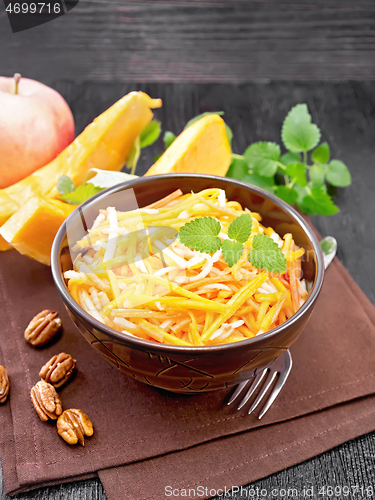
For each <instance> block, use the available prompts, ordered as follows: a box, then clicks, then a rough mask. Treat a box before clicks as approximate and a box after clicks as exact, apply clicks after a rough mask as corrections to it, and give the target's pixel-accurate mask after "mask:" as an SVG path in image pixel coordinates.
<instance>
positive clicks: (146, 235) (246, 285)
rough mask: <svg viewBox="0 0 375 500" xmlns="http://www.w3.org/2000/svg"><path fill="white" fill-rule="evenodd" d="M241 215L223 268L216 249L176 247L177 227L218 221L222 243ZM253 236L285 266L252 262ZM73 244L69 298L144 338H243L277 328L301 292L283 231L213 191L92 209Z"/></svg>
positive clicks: (200, 342)
mask: <svg viewBox="0 0 375 500" xmlns="http://www.w3.org/2000/svg"><path fill="white" fill-rule="evenodd" d="M243 214H249V215H250V217H251V229H250V230H251V233H250V236H249V237H248V239H247V241H246V242H244V244H243V247H242V254H241V255H238V260H237V261H236V262H235V263H234V264H233V263H232V265H231V267H230V266H229V265H228V263H227V262H226V261H225V259H224V256H223V248H219V250H217V251H215V252H212V253H204V252H200V251H197V250H192V249H191V248H189V247H188V246H185V245H184V244H182V243H181V239H180V238H179V231H180V229H181V227H182V226H184V225H185V224H187V223H189V222H191V221H194V220H197V219H198V218H200V217H207V216H208V217H211V218H214V219H215V220H217V221H218V222H219V223H220V234H219V237H220V238H222V241H226V240H230V238H229V237H228V227H229V226H230V224H231V223H232V222H233V220H235V219H236V218H238V217H239V216H241V215H243ZM259 234H264V235H267V236H269V237H270V238H271V239H272V240H273V242H275V243H276V244H277V250H278V251H281V252H282V254H283V259H284V257H285V259H284V260H285V262H286V265H285V271H283V272H281V273H274V272H270V271H267V270H265V269H259V268H256V267H254V266H253V265H252V263H251V262H250V260H249V256H250V252H251V251H252V248H253V245H252V242H253V239H254V237H256V235H259ZM203 237H204V236H202V238H203ZM223 246H224V245H223ZM73 250H74V251H75V252H76V257H75V259H74V264H73V269H72V270H69V271H66V272H65V273H64V277H65V279H66V282H67V286H68V290H69V292H70V294H71V296H72V297H73V299H74V300H75V301H76V302H77V303H78V304H79V305H80V306H81V307H82V308H83V309H84V310H85V311H86V312H87V313H88V314H90V315H91V316H92V317H94V318H95V319H96V320H98V321H100V322H101V323H103V324H105V325H107V326H109V327H111V328H113V329H115V330H117V331H119V332H121V333H123V334H124V335H130V336H134V337H138V338H140V339H144V340H149V341H153V342H158V343H163V344H170V345H177V346H185V347H191V346H212V345H218V344H226V343H231V342H238V341H242V340H246V339H249V338H252V337H255V336H257V335H261V334H262V333H264V332H267V331H269V330H271V329H273V328H275V327H276V326H279V325H281V324H283V323H284V322H285V321H286V320H287V319H288V318H290V317H291V316H292V315H293V314H294V313H295V312H296V311H297V310H298V309H299V308H300V307H301V306H302V304H303V303H304V302H305V301H306V299H307V297H308V291H307V287H306V282H305V280H303V279H301V274H302V273H301V257H302V255H303V254H304V249H303V248H299V247H297V246H296V244H295V243H294V241H293V236H292V234H290V233H287V234H285V235H284V236H283V238H281V237H280V236H279V235H278V234H277V233H276V232H275V231H274V230H273V229H272V228H271V227H264V226H263V225H262V224H261V216H260V215H259V214H257V213H255V212H251V211H250V210H248V209H247V208H245V209H243V208H242V206H241V205H240V204H239V203H238V202H236V201H227V199H226V197H225V192H224V191H223V190H220V189H206V190H204V191H201V192H199V193H196V194H195V193H189V194H185V195H184V194H183V193H182V192H181V191H180V190H177V191H176V192H174V193H172V194H170V195H169V196H167V197H165V198H163V199H161V200H159V201H157V202H155V203H153V204H151V205H149V206H147V207H144V208H141V209H138V210H134V211H129V212H118V211H116V209H115V208H113V207H108V208H107V209H106V210H100V213H99V215H98V217H97V218H96V220H95V222H94V224H93V226H92V228H91V229H89V230H88V232H87V235H85V237H84V238H83V239H81V240H80V241H78V242H77V243H76V244H75V247H74V248H73ZM240 253H241V252H240Z"/></svg>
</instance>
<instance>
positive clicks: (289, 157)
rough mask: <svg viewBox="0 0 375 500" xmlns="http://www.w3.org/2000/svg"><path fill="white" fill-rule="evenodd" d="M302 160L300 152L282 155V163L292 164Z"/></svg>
mask: <svg viewBox="0 0 375 500" xmlns="http://www.w3.org/2000/svg"><path fill="white" fill-rule="evenodd" d="M300 162H301V155H300V154H299V153H290V152H289V153H285V155H282V157H281V158H280V163H282V164H283V165H285V166H288V165H290V164H291V163H300Z"/></svg>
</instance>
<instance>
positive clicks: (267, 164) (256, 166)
mask: <svg viewBox="0 0 375 500" xmlns="http://www.w3.org/2000/svg"><path fill="white" fill-rule="evenodd" d="M243 155H244V157H245V160H246V162H247V164H248V165H249V168H250V169H251V170H253V171H254V173H256V174H259V175H261V176H262V177H272V176H273V175H275V173H276V170H277V163H276V162H277V160H278V159H279V158H280V146H279V145H278V144H276V143H275V142H254V144H251V146H249V147H248V148H247V149H246V151H245V152H244V154H243Z"/></svg>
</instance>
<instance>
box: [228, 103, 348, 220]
mask: <svg viewBox="0 0 375 500" xmlns="http://www.w3.org/2000/svg"><path fill="white" fill-rule="evenodd" d="M320 137H321V133H320V130H319V128H318V127H317V125H315V124H314V123H311V115H310V113H309V111H308V108H307V105H306V104H297V105H296V106H294V107H293V108H292V109H291V110H290V111H289V113H288V115H287V117H286V118H285V120H284V123H283V126H282V130H281V139H282V142H283V144H284V146H285V148H286V150H287V151H288V152H287V153H286V154H283V155H282V154H281V148H280V146H279V145H278V144H276V143H274V142H265V141H263V142H255V143H253V144H251V145H250V146H249V147H248V148H247V149H246V150H245V152H244V154H243V155H238V154H233V155H232V162H231V165H230V167H229V170H228V173H227V177H232V178H234V179H238V180H241V181H245V182H249V183H250V184H255V185H256V186H259V187H261V188H263V189H266V190H267V191H269V192H271V193H274V194H276V196H278V197H279V198H281V199H282V200H284V201H286V202H287V203H289V204H290V205H297V206H298V208H299V209H300V210H301V212H303V213H306V214H311V215H312V214H318V215H332V214H335V213H337V212H338V211H339V209H338V207H337V206H336V205H335V203H334V202H333V200H332V198H331V196H330V194H329V193H328V190H329V189H330V188H331V186H333V188H336V187H346V186H349V185H350V184H351V175H350V172H349V170H348V168H347V166H346V165H345V164H344V163H343V162H341V161H339V160H330V149H329V146H328V144H327V143H326V142H323V143H322V144H320V145H319V146H318V144H319V141H320ZM314 148H315V149H314ZM310 151H311V154H310V158H311V163H309V162H308V155H307V153H308V152H310Z"/></svg>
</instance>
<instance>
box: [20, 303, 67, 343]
mask: <svg viewBox="0 0 375 500" xmlns="http://www.w3.org/2000/svg"><path fill="white" fill-rule="evenodd" d="M58 314H59V313H58V312H56V311H50V310H49V309H45V310H44V311H41V312H40V313H39V314H37V315H36V316H34V318H33V319H32V320H31V321H30V323H29V324H28V326H27V328H26V330H25V339H26V341H27V342H29V343H30V344H32V345H34V346H41V345H44V344H46V343H47V342H49V341H50V340H51V339H52V338H53V337H54V336H55V335H56V333H57V332H58V331H59V330H60V328H61V326H62V321H61V319H60V318H59V317H58Z"/></svg>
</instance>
